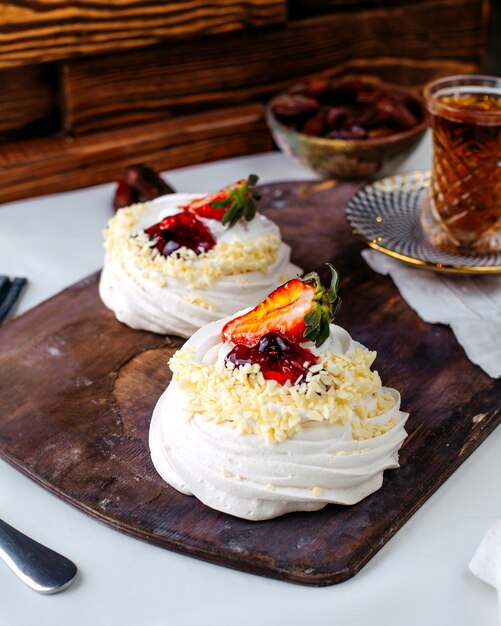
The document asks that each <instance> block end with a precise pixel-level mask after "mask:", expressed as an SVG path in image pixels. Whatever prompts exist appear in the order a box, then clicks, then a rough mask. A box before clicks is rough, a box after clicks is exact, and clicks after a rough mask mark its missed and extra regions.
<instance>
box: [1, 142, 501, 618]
mask: <svg viewBox="0 0 501 626" xmlns="http://www.w3.org/2000/svg"><path fill="white" fill-rule="evenodd" d="M430 155H431V149H430V141H429V137H427V138H426V139H425V141H424V142H423V143H422V144H421V146H420V147H419V149H418V150H417V152H416V153H415V154H414V155H413V156H412V157H411V158H410V159H409V160H408V162H407V163H405V164H404V166H403V167H402V168H401V170H402V171H405V170H411V169H415V168H417V169H426V168H428V167H429V166H430ZM251 172H254V173H256V174H258V175H259V176H260V178H261V181H262V182H270V181H278V180H291V179H296V180H299V179H308V178H312V176H311V175H309V174H308V173H305V172H304V171H303V170H300V169H299V168H297V167H295V166H294V165H292V164H291V163H290V162H289V161H288V160H287V159H286V158H285V157H284V156H282V155H281V154H279V153H268V154H263V155H256V156H251V157H242V158H239V159H232V160H230V161H224V162H219V163H213V164H210V165H201V166H196V167H191V168H185V169H182V170H176V171H172V172H168V173H167V176H168V179H169V181H171V182H172V184H173V185H174V186H175V187H176V188H177V190H178V191H185V192H190V191H192V190H194V189H196V190H197V191H198V190H200V189H207V190H208V191H209V190H213V189H216V188H218V187H219V186H223V185H225V184H227V183H228V182H229V181H232V180H236V179H238V178H243V177H245V176H247V175H248V174H249V173H251ZM112 189H113V187H112V185H100V186H98V187H93V188H89V189H85V190H80V191H75V192H70V193H62V194H57V195H53V196H45V197H42V198H36V199H32V200H25V201H20V202H13V203H10V204H5V205H3V206H0V273H2V274H12V275H17V276H27V277H28V279H29V281H30V282H29V286H28V288H27V290H26V292H25V294H24V296H23V298H22V300H21V302H20V305H19V307H18V310H17V313H22V312H24V311H26V310H27V309H29V308H31V307H32V306H34V305H36V304H38V303H39V302H41V301H43V300H44V299H46V298H48V297H49V296H51V295H53V294H55V293H57V292H58V291H60V290H61V289H63V288H64V287H66V286H68V285H70V284H72V283H73V282H75V281H77V280H79V279H80V278H83V277H84V276H86V275H88V274H90V273H91V272H94V271H95V270H97V269H99V268H100V266H101V263H102V257H103V248H102V236H101V231H102V229H103V227H104V226H105V224H106V222H107V220H108V219H109V217H110V216H111V210H110V198H111V195H112ZM0 196H1V190H0ZM0 349H1V347H0ZM0 384H1V381H0ZM411 419H412V416H411ZM500 447H501V429H498V431H497V432H494V433H493V434H492V435H490V436H489V437H488V439H487V440H486V441H485V442H484V443H483V444H482V445H481V446H480V448H479V449H478V450H477V451H476V452H474V453H473V455H472V456H471V457H470V458H469V459H468V460H467V461H466V462H465V463H463V465H462V466H461V467H460V468H459V469H458V470H457V471H456V472H455V473H454V474H453V476H452V477H451V478H450V479H449V480H448V481H447V482H446V483H445V485H443V486H442V487H441V488H440V489H439V490H438V491H437V492H436V493H435V494H434V495H433V496H432V497H431V498H430V499H429V500H428V501H427V502H426V503H425V504H424V505H423V506H422V507H421V508H420V509H419V511H418V512H417V513H416V514H415V515H414V516H413V517H412V518H411V519H410V521H409V522H407V523H406V524H405V526H404V527H403V528H402V529H401V530H399V531H398V533H397V534H396V535H395V537H394V538H393V539H391V540H390V542H389V543H387V544H386V545H385V546H384V547H383V549H382V550H381V551H380V552H379V553H378V554H377V555H376V556H375V557H374V558H373V559H372V560H371V561H370V562H369V564H368V565H367V566H366V567H364V569H363V570H362V571H361V572H360V573H359V574H357V575H356V576H355V577H354V578H352V579H351V580H349V581H347V582H345V583H342V584H340V585H336V586H332V587H324V588H318V589H317V588H309V587H301V586H297V585H292V584H290V583H283V582H278V581H274V580H271V579H266V578H261V577H258V576H252V575H250V574H244V573H240V572H236V571H233V570H229V569H226V568H223V567H218V566H215V565H210V564H208V563H204V562H202V561H198V560H195V559H192V558H189V557H186V556H181V555H178V554H174V553H172V552H169V551H167V550H163V549H161V548H157V547H154V546H150V545H148V544H146V543H143V542H141V541H139V540H136V539H132V538H130V537H127V536H126V535H123V534H121V533H119V532H117V531H115V530H112V529H110V528H108V527H106V526H104V525H103V524H101V523H99V522H97V521H95V520H94V519H92V518H91V517H88V516H87V515H85V514H84V513H81V512H80V511H78V510H76V509H75V508H73V507H72V506H70V505H69V504H66V503H64V502H63V501H61V500H59V499H58V498H57V497H55V496H53V495H52V494H50V493H48V492H47V491H45V490H44V489H43V488H42V487H40V486H38V485H37V484H35V483H34V482H32V481H31V480H29V479H28V478H26V477H24V476H23V475H21V474H20V473H19V472H17V471H16V470H14V469H13V468H12V467H10V466H9V465H7V463H5V462H0V516H1V517H2V518H3V519H5V521H7V522H9V523H11V524H12V525H14V526H16V527H18V528H19V529H20V530H22V531H24V532H26V533H27V534H29V535H31V536H33V537H34V538H36V539H38V540H39V541H42V542H43V543H45V544H47V545H49V546H51V547H53V548H54V549H57V550H58V551H60V552H62V553H64V554H66V555H67V556H69V557H70V558H71V559H73V560H74V561H75V562H76V563H77V564H78V566H79V570H80V573H79V578H78V580H77V581H76V582H75V584H74V585H73V586H72V587H71V588H69V589H68V590H67V591H65V592H63V593H61V594H58V595H54V596H41V595H38V594H37V593H35V592H33V591H31V590H30V589H28V587H26V586H24V585H23V584H22V583H21V582H19V581H18V579H17V578H16V577H15V576H14V575H13V574H12V573H11V572H10V570H9V569H8V568H7V567H4V566H3V564H0V625H1V626H25V625H26V626H32V625H36V626H49V625H50V626H54V625H56V626H58V625H62V624H68V625H71V626H88V625H89V624H92V625H101V624H107V625H115V624H116V625H121V626H122V625H123V626H129V625H130V626H143V625H160V624H162V625H163V624H169V625H174V626H185V625H186V626H188V625H189V626H194V625H198V624H201V625H204V626H213V625H214V626H236V625H239V626H247V625H249V626H251V625H252V626H256V625H257V624H263V625H268V624H274V625H276V626H281V625H284V626H291V625H292V626H293V625H296V624H301V625H303V624H343V625H350V626H362V625H363V626H367V625H368V624H370V625H371V626H379V625H381V626H383V625H384V626H397V625H398V626H402V625H403V624H405V625H406V626H435V625H441V626H448V625H451V626H452V625H453V626H477V625H483V626H490V625H492V626H493V625H495V624H498V623H499V622H498V615H497V601H496V594H495V592H494V590H493V589H492V588H490V587H488V586H487V585H485V584H483V583H482V582H480V581H479V580H477V579H476V578H475V577H474V576H473V575H471V574H470V573H469V571H468V569H467V565H468V562H469V559H470V557H471V556H472V554H473V552H474V550H475V548H476V546H477V545H478V543H479V541H480V539H481V537H482V535H483V533H484V532H485V530H486V529H487V528H488V527H489V526H490V525H491V524H492V523H493V522H494V521H496V520H497V519H499V518H501V498H500V489H499V476H500V475H501V456H500V454H499V449H500Z"/></svg>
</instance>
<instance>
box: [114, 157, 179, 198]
mask: <svg viewBox="0 0 501 626" xmlns="http://www.w3.org/2000/svg"><path fill="white" fill-rule="evenodd" d="M124 179H125V181H126V182H127V183H128V184H129V185H130V186H131V187H133V188H134V189H135V190H136V191H137V193H138V194H139V198H140V200H141V201H143V202H144V201H146V200H154V199H155V198H158V197H159V196H164V195H166V194H168V193H175V191H174V189H173V188H172V187H171V186H170V185H169V184H168V183H166V182H165V180H164V179H163V178H162V177H161V176H160V175H159V174H158V173H157V172H155V170H154V169H152V168H151V167H147V166H146V165H143V164H142V163H136V164H135V165H128V166H127V167H126V168H125V170H124Z"/></svg>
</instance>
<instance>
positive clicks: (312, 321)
mask: <svg viewBox="0 0 501 626" xmlns="http://www.w3.org/2000/svg"><path fill="white" fill-rule="evenodd" d="M327 265H328V266H329V268H330V270H331V272H332V278H331V284H330V287H329V288H328V289H326V288H325V287H323V286H322V284H321V282H320V278H319V276H318V274H316V273H314V272H312V273H311V274H308V275H307V276H305V277H304V278H302V279H301V278H294V279H292V280H289V281H288V282H287V283H284V284H283V285H281V286H280V287H278V288H277V289H275V291H273V292H272V293H270V295H269V296H268V297H267V298H265V299H264V300H263V301H262V302H260V303H259V304H258V305H257V306H256V307H254V308H253V309H252V310H251V311H249V312H248V313H245V314H244V315H241V316H240V317H237V318H235V319H232V320H230V321H229V322H228V323H227V324H225V326H224V327H223V330H222V333H221V335H222V338H223V340H224V341H232V342H233V343H234V344H237V345H244V346H248V347H252V346H254V345H256V344H257V342H258V341H259V340H260V339H261V337H263V336H264V335H266V334H267V333H270V332H274V333H280V334H281V335H283V336H284V337H286V338H287V339H288V340H289V341H293V342H295V343H301V342H304V341H308V340H310V341H313V342H314V343H315V344H316V345H317V346H320V345H322V343H323V342H324V341H325V340H326V339H327V337H328V336H329V324H330V322H331V321H332V320H333V319H334V315H335V314H336V313H337V311H338V310H339V307H340V304H341V300H340V298H339V297H338V295H337V287H338V282H339V278H338V274H337V272H336V270H335V269H334V268H333V267H332V265H330V264H329V263H327Z"/></svg>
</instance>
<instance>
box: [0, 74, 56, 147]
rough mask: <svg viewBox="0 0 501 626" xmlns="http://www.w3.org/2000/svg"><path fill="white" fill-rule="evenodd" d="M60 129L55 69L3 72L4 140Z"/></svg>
mask: <svg viewBox="0 0 501 626" xmlns="http://www.w3.org/2000/svg"><path fill="white" fill-rule="evenodd" d="M59 129H60V110H59V85H58V75H57V71H56V68H55V67H52V66H47V65H37V66H32V67H22V68H18V69H15V70H4V71H0V141H9V140H17V139H20V138H23V137H33V136H37V135H42V134H49V133H51V132H55V131H57V130H59Z"/></svg>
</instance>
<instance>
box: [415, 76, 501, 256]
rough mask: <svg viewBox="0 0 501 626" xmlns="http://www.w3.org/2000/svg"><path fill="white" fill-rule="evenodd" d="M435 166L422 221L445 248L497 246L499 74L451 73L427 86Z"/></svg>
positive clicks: (500, 221)
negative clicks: (492, 75)
mask: <svg viewBox="0 0 501 626" xmlns="http://www.w3.org/2000/svg"><path fill="white" fill-rule="evenodd" d="M424 96H425V100H426V105H427V107H428V110H429V112H430V119H431V127H432V133H433V171H432V175H431V182H430V188H429V192H428V194H427V195H426V198H425V202H424V204H423V206H422V208H421V224H422V226H423V228H424V230H425V232H426V233H427V235H428V237H429V239H430V240H431V242H432V243H433V244H435V245H437V246H439V247H440V248H442V249H443V250H445V251H447V252H452V253H459V254H465V255H469V256H477V255H485V254H490V253H495V252H499V251H501V78H495V77H490V76H476V75H471V76H469V75H464V76H451V77H448V78H443V79H440V80H436V81H434V82H432V83H430V84H428V85H427V86H426V87H425V90H424Z"/></svg>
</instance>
